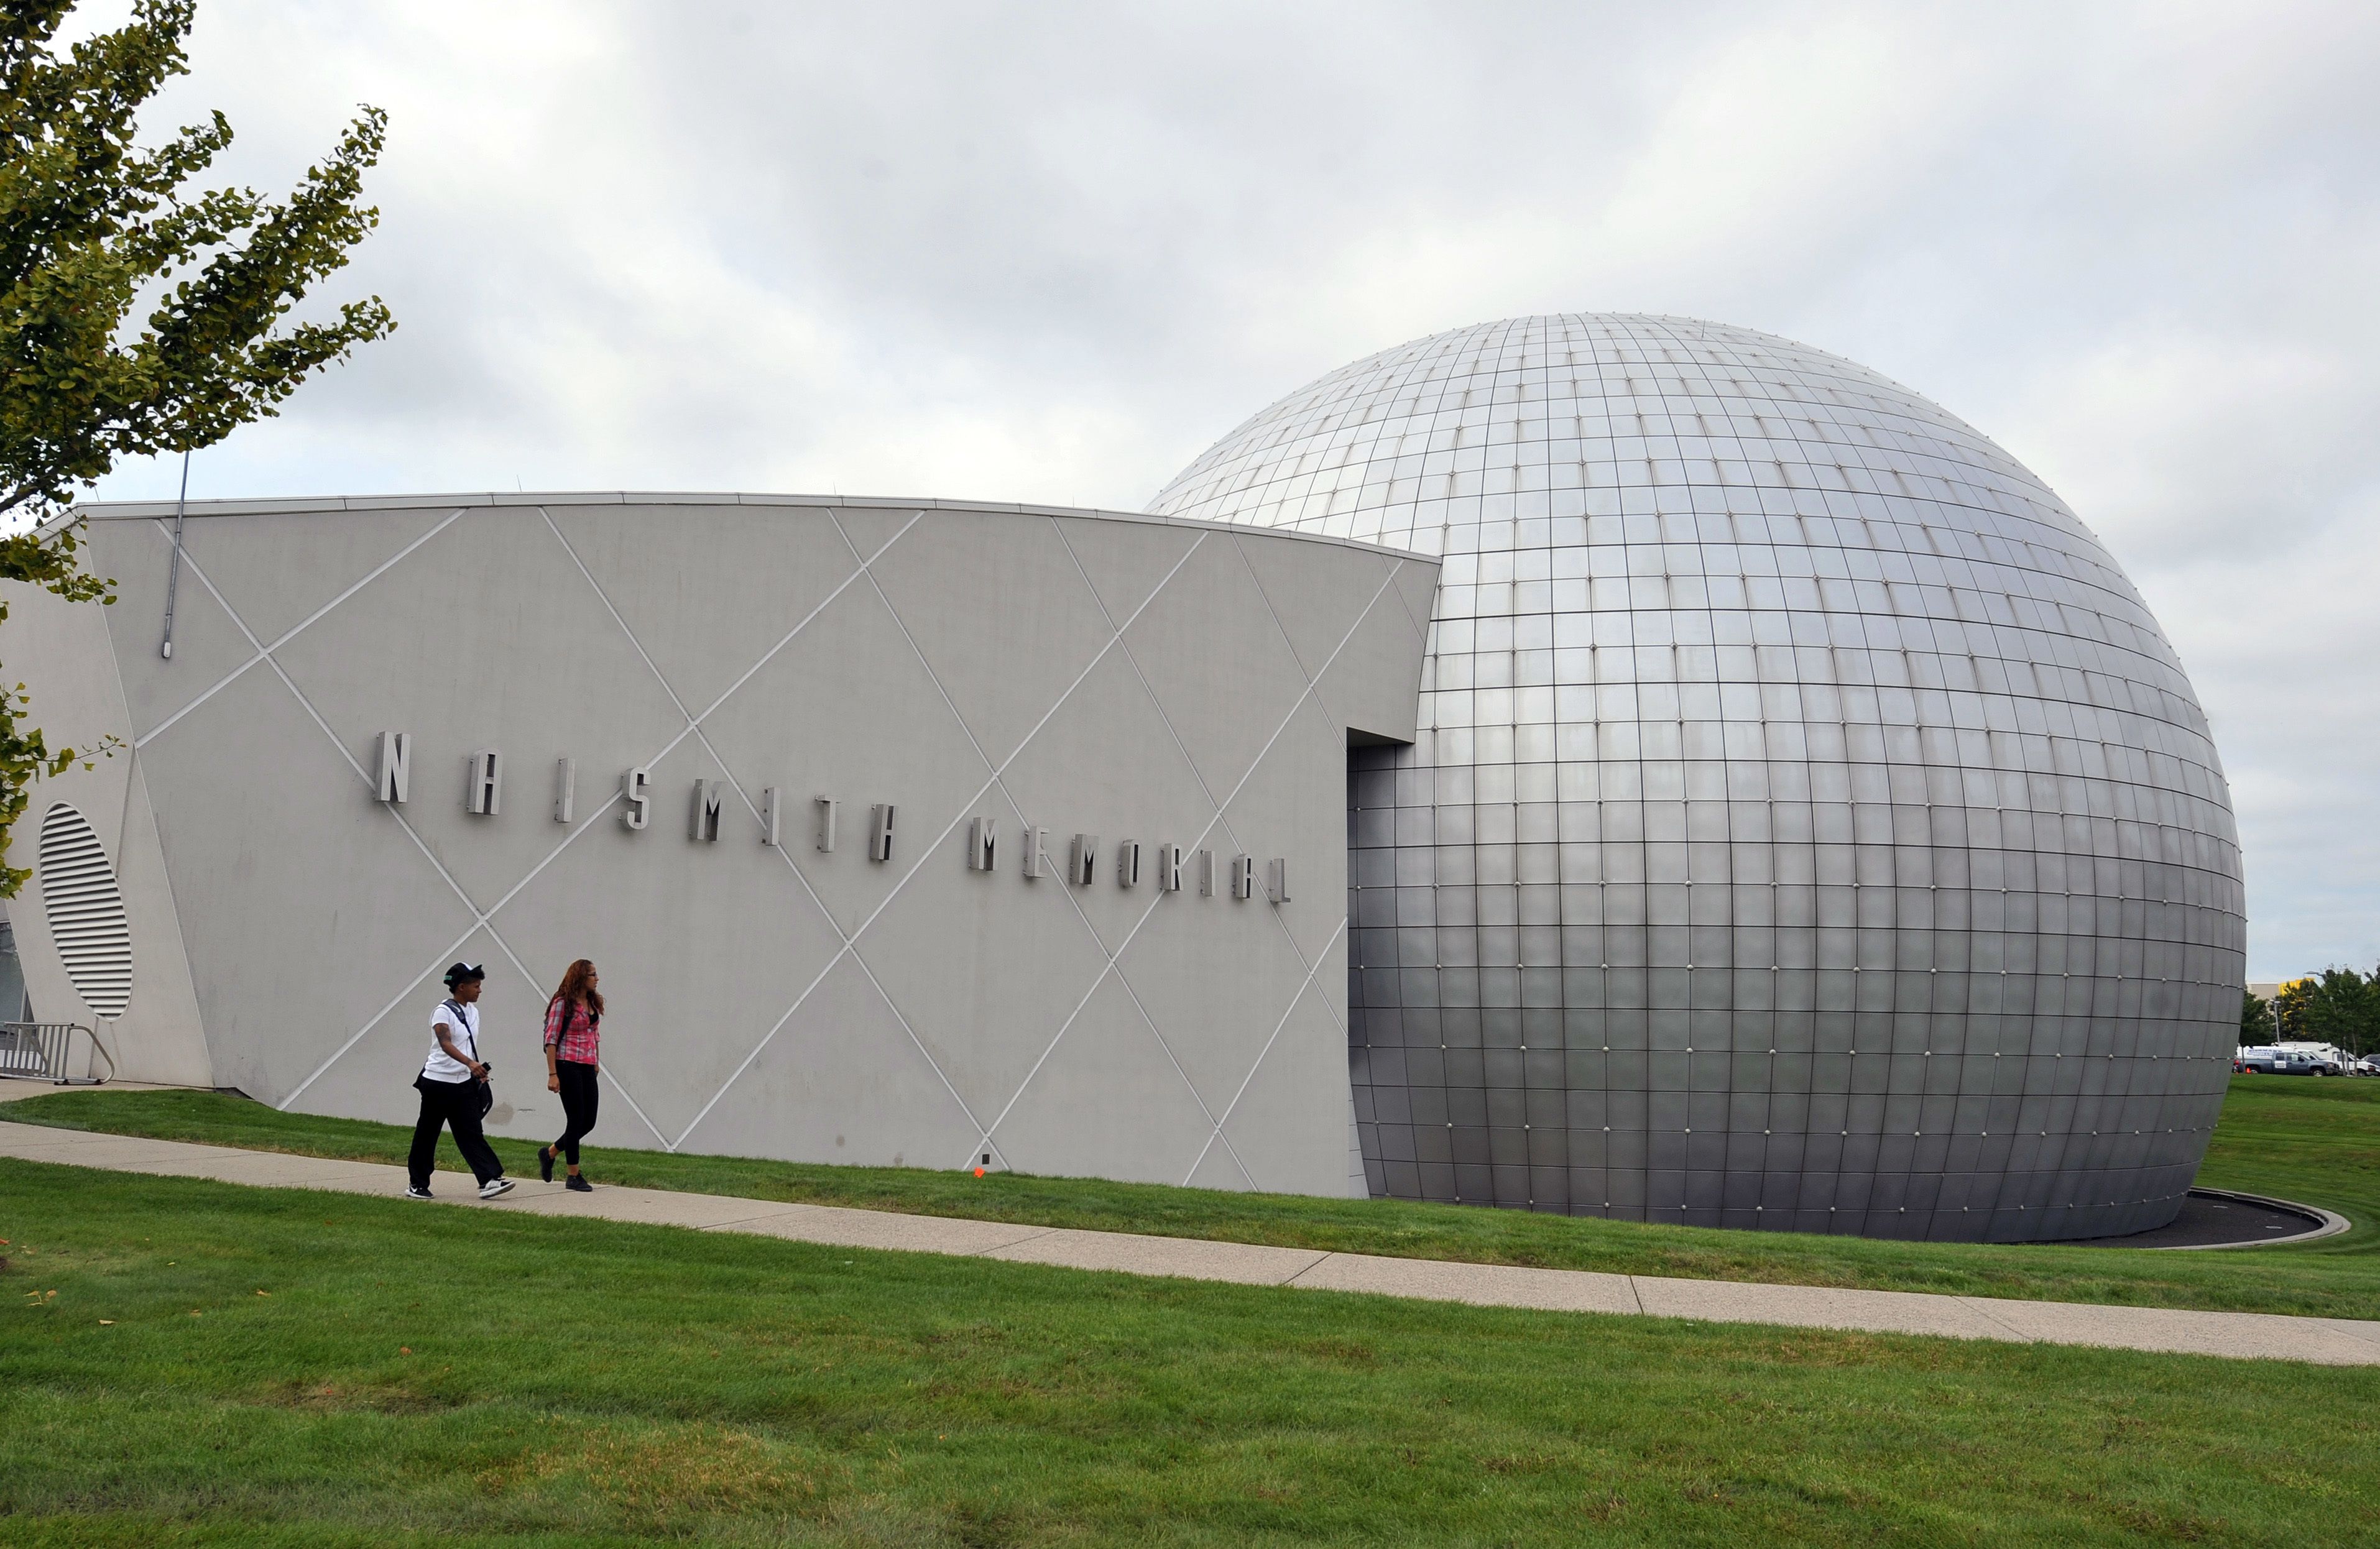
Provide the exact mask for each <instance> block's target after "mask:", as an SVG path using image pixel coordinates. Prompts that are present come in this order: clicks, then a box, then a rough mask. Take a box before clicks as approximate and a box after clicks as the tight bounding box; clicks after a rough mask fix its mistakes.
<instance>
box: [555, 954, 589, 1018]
mask: <svg viewBox="0 0 2380 1549" xmlns="http://www.w3.org/2000/svg"><path fill="white" fill-rule="evenodd" d="M594 976H595V965H594V964H593V963H591V962H588V961H587V960H586V959H585V958H580V959H579V960H578V961H577V962H574V963H572V964H571V965H570V966H569V967H567V968H565V969H564V970H563V971H562V987H561V988H560V989H557V990H555V991H554V992H553V999H554V1000H576V1001H578V1002H580V1003H581V1004H583V1005H584V1006H585V1007H586V1008H587V1014H588V1015H589V1016H598V1017H600V1016H601V1015H602V1014H603V997H602V995H601V992H599V991H598V990H597V989H596V988H595V986H592V985H590V984H589V983H588V982H587V981H588V980H589V979H591V978H593V977H594ZM546 1004H547V1005H549V1006H551V1005H552V1004H553V1000H549V1001H547V1002H546Z"/></svg>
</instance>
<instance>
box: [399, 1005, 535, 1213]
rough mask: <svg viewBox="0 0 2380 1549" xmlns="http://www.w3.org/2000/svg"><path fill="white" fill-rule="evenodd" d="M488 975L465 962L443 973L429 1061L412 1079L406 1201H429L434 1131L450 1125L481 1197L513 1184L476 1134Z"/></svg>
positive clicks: (482, 1136) (484, 1139)
mask: <svg viewBox="0 0 2380 1549" xmlns="http://www.w3.org/2000/svg"><path fill="white" fill-rule="evenodd" d="M487 976H488V975H487V971H486V970H485V969H481V968H475V967H473V966H472V965H471V964H469V963H468V962H458V963H456V964H455V966H454V967H452V968H449V969H448V970H446V998H445V999H444V1000H443V1001H441V1002H440V1003H439V1006H438V1009H437V1010H434V1011H432V1012H431V1013H430V1058H429V1059H427V1060H425V1061H424V1062H423V1063H422V1067H421V1073H420V1074H419V1075H418V1076H416V1077H414V1078H413V1084H414V1087H415V1088H416V1089H417V1090H418V1091H419V1092H420V1094H421V1117H420V1119H419V1120H417V1121H416V1122H415V1124H414V1126H413V1154H412V1155H411V1156H409V1157H407V1168H406V1170H407V1172H408V1173H409V1174H410V1175H411V1181H412V1187H411V1188H408V1189H407V1190H406V1191H405V1192H406V1197H407V1198H408V1199H417V1200H426V1199H428V1198H430V1169H431V1166H432V1165H433V1164H434V1163H435V1162H436V1161H437V1160H438V1131H441V1130H443V1129H447V1128H449V1127H451V1128H452V1129H453V1130H454V1131H455V1149H456V1150H458V1151H460V1152H462V1154H463V1161H464V1163H465V1164H466V1165H467V1166H468V1167H469V1168H470V1169H471V1175H472V1176H473V1177H475V1178H477V1179H478V1180H480V1198H481V1199H483V1200H492V1199H493V1198H495V1197H496V1196H497V1195H498V1194H501V1193H503V1192H504V1191H505V1190H507V1189H509V1188H511V1187H512V1186H513V1180H511V1179H509V1178H506V1177H505V1176H504V1163H502V1162H500V1161H498V1160H497V1159H496V1152H495V1147H493V1146H492V1145H490V1144H488V1137H487V1136H486V1135H485V1134H483V1133H482V1132H481V1131H480V1117H481V1116H482V1115H483V1114H484V1113H485V1112H486V1107H485V1106H484V1104H483V1102H482V1099H483V1098H484V1097H485V1095H486V1093H487V1088H486V1087H484V1086H482V1085H481V1084H480V1083H482V1082H484V1081H486V1080H487V1079H488V1062H487V1061H486V1060H484V1059H480V1006H479V1000H480V982H481V981H482V980H484V979H485V978H487Z"/></svg>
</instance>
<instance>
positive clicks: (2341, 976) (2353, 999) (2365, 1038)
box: [2273, 968, 2380, 1055]
mask: <svg viewBox="0 0 2380 1549" xmlns="http://www.w3.org/2000/svg"><path fill="white" fill-rule="evenodd" d="M2273 1016H2274V1021H2275V1022H2276V1023H2277V1031H2276V1034H2275V1038H2274V1041H2275V1042H2283V1041H2287V1042H2290V1043H2308V1044H2336V1045H2338V1047H2340V1048H2343V1049H2345V1050H2346V1051H2347V1052H2348V1053H2350V1054H2353V1055H2365V1054H2370V1053H2372V1052H2373V1051H2374V1049H2380V968H2374V970H2373V971H2372V972H2371V973H2370V974H2359V973H2357V972H2356V971H2355V970H2354V969H2352V968H2325V969H2324V970H2323V971H2322V972H2321V973H2320V974H2313V975H2312V976H2310V977H2307V978H2303V979H2298V980H2295V981H2293V982H2291V983H2289V984H2286V985H2283V986H2281V991H2280V993H2279V994H2278V995H2277V996H2276V997H2275V998H2274V999H2273Z"/></svg>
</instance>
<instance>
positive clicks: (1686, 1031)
mask: <svg viewBox="0 0 2380 1549" xmlns="http://www.w3.org/2000/svg"><path fill="white" fill-rule="evenodd" d="M1150 509H1151V510H1152V511H1153V512H1156V513H1159V514H1166V515H1170V516H1178V517H1190V518H1196V519H1200V520H1213V521H1226V522H1233V523H1239V524H1245V525H1247V526H1253V527H1262V528H1275V529H1281V530H1291V531H1297V532H1303V533H1309V534H1316V535H1322V536H1329V537H1336V538H1342V539H1356V540H1361V541H1367V542H1380V543H1387V544H1391V545H1394V546H1397V547H1400V548H1406V549H1412V550H1416V551H1423V552H1428V553H1437V554H1439V555H1441V556H1442V559H1443V564H1442V568H1441V572H1440V575H1439V587H1437V590H1436V595H1435V599H1434V602H1433V601H1432V599H1430V598H1429V596H1428V594H1427V593H1426V592H1416V591H1407V590H1403V589H1402V587H1400V590H1399V596H1400V597H1401V598H1403V599H1404V601H1405V603H1406V606H1407V609H1408V611H1409V613H1410V615H1411V616H1413V617H1415V619H1417V620H1419V621H1421V622H1425V623H1427V627H1428V631H1429V636H1428V650H1427V658H1426V660H1425V662H1424V666H1423V670H1422V678H1421V687H1422V694H1421V696H1420V707H1419V724H1418V735H1417V740H1416V742H1415V744H1414V745H1413V746H1411V747H1408V748H1397V747H1386V746H1363V745H1357V746H1355V747H1354V748H1353V749H1352V750H1351V755H1350V761H1351V767H1352V772H1351V777H1350V778H1351V787H1350V800H1349V809H1350V810H1349V813H1348V827H1349V832H1350V834H1351V836H1352V837H1351V844H1352V846H1353V848H1352V849H1351V851H1350V854H1349V865H1350V878H1351V887H1350V890H1349V893H1348V926H1349V931H1350V937H1351V941H1350V946H1351V962H1350V967H1349V971H1348V972H1349V998H1350V1002H1351V1007H1352V1010H1351V1018H1352V1026H1351V1047H1350V1060H1351V1069H1352V1071H1353V1079H1354V1084H1355V1096H1356V1107H1357V1115H1358V1125H1357V1127H1358V1131H1359V1135H1360V1139H1361V1143H1362V1150H1363V1156H1364V1165H1365V1168H1366V1176H1367V1179H1368V1180H1369V1182H1370V1186H1371V1187H1372V1189H1373V1190H1374V1192H1378V1193H1383V1194H1392V1195H1397V1196H1401V1197H1407V1198H1425V1199H1437V1200H1462V1201H1465V1202H1478V1203H1488V1204H1508V1205H1512V1206H1517V1207H1523V1208H1534V1209H1541V1210H1566V1211H1573V1212H1578V1213H1583V1214H1593V1215H1609V1216H1621V1217H1626V1218H1631V1219H1650V1220H1664V1221H1682V1222H1688V1223H1695V1224H1704V1225H1723V1226H1743V1227H1755V1226H1756V1227H1760V1228H1770V1229H1780V1228H1790V1229H1797V1230H1816V1231H1842V1232H1864V1233H1870V1234H1875V1235H1885V1236H1909V1237H1935V1238H1945V1239H1977V1238H1992V1239H2001V1240H2035V1239H2054V1238H2060V1237H2076V1236H2095V1235H2103V1234H2110V1233H2119V1232H2127V1231H2132V1230H2138V1229H2143V1228H2148V1227H2153V1226H2155V1225H2158V1224H2160V1223H2162V1222H2163V1221H2165V1220H2168V1219H2169V1218H2170V1217H2171V1216H2172V1215H2173V1213H2174V1211H2175V1210H2176V1209H2177V1208H2178V1207H2179V1204H2180V1199H2181V1196H2182V1194H2183V1192H2185V1191H2186V1190H2187V1189H2188V1187H2189V1185H2190V1182H2191V1180H2192V1177H2193V1176H2194V1175H2195V1172H2196V1169H2197V1166H2198V1163H2199V1160H2200V1158H2201V1157H2202V1156H2203V1155H2204V1150H2205V1146H2206V1143H2207V1139H2208V1135H2209V1133H2210V1131H2211V1130H2212V1127H2213V1124H2214V1122H2215V1118H2216V1110H2217V1108H2218V1107H2219V1106H2220V1103H2221V1097H2222V1092H2223V1089H2224V1085H2225V1082H2226V1078H2227V1076H2228V1056H2229V1054H2230V1051H2231V1048H2232V1046H2233V1044H2234V1042H2235V1041H2236V1034H2235V1032H2234V1028H2235V1027H2236V1017H2237V1012H2238V997H2239V985H2240V977H2241V970H2242V966H2243V947H2244V919H2243V908H2244V905H2243V897H2242V892H2241V889H2240V857H2239V849H2238V839H2237V833H2236V830H2235V829H2234V826H2233V823H2232V818H2231V812H2230V797H2229V793H2228V787H2227V786H2226V784H2225V781H2224V779H2223V774H2222V768H2221V764H2220V761H2219V760H2218V759H2217V757H2216V752H2215V748H2214V746H2213V744H2212V742H2211V740H2210V738H2209V734H2208V730H2207V726H2206V721H2205V718H2204V715H2203V714H2202V713H2201V711H2200V709H2199V708H2198V705H2197V702H2196V699H2195V697H2194V696H2192V692H2191V687H2190V684H2189V681H2188V679H2187V678H2186V677H2185V675H2184V674H2183V672H2182V670H2181V665H2180V662H2179V660H2176V658H2175V655H2174V652H2173V650H2172V647H2170V646H2169V645H2168V643H2167V641H2166V639H2165V637H2164V635H2162V633H2161V632H2160V631H2159V630H2158V628H2157V625H2156V622H2155V619H2154V618H2153V617H2151V616H2150V614H2149V611H2148V610H2147V608H2146V607H2145V606H2144V605H2143V602H2142V601H2141V599H2140V597H2139V595H2138V593H2137V592H2136V591H2135V590H2134V589H2133V588H2132V587H2131V583H2130V582H2128V581H2127V580H2126V579H2125V577H2124V575H2123V573H2122V571H2121V570H2120V569H2119V567H2118V565H2117V564H2116V562H2115V560H2114V559H2113V558H2112V557H2111V556H2110V555H2109V554H2108V553H2107V551H2106V550H2105V549H2104V548H2103V547H2102V546H2101V545H2100V544H2099V543H2098V541H2097V540H2096V539H2095V538H2094V537H2093V536H2092V535H2091V533H2090V532H2089V531H2088V529H2086V528H2085V527H2084V526H2083V524H2082V523H2081V522H2080V521H2079V520H2078V519H2077V518H2076V517H2075V516H2074V514H2073V513H2072V512H2070V510H2068V509H2067V507H2066V506H2065V505H2064V503H2063V502H2060V501H2059V500H2058V497H2057V496H2056V495H2055V494H2054V493H2053V492H2051V491H2050V490H2048V489H2047V488H2046V487H2045V486H2044V485H2043V484H2042V483H2041V481H2040V480H2039V479H2038V478H2034V476H2033V475H2032V474H2031V473H2029V472H2028V471H2027V470H2025V469H2024V468H2023V467H2022V466H2020V465H2019V464H2017V463H2016V462H2015V460H2014V459H2012V458H2010V456H2009V455H2008V454H2006V453H2004V452H2002V451H2001V450H2000V449H1999V448H1998V447H1997V446H1994V445H1993V444H1992V443H1991V442H1989V441H1988V440H1986V439H1985V438H1984V437H1983V436H1982V435H1980V434H1978V433H1977V432H1976V431H1975V430H1973V429H1972V428H1971V427H1968V426H1966V425H1964V424H1962V423H1961V422H1960V421H1958V420H1956V419H1954V418H1951V417H1950V416H1949V415H1948V414H1946V413H1944V412H1943V411H1942V410H1941V409H1939V408H1938V407H1937V406H1935V405H1932V404H1930V403H1927V402H1926V401H1925V400H1924V399H1923V398H1920V397H1918V396H1917V395H1915V394H1913V393H1910V392H1908V391H1907V390H1906V389H1904V388H1901V387H1900V386H1898V385H1897V384H1895V383H1893V382H1890V381H1886V380H1884V379H1883V378H1880V377H1878V376H1876V374H1875V373H1874V372H1872V371H1868V370H1866V369H1864V368H1861V367H1858V366H1855V365H1853V364H1852V363H1850V362H1848V361H1844V360H1841V359H1839V358H1836V357H1831V356H1828V355H1824V354H1822V353H1820V352H1818V351H1815V350H1812V349H1809V348H1807V347H1806V346H1803V345H1797V344H1794V343H1791V341H1787V340H1783V339H1779V338H1775V337H1772V336H1769V335H1766V334H1761V333H1753V332H1750V331H1748V330H1743V329H1735V328H1728V327H1722V326H1718V325H1715V324H1710V323H1705V322H1698V321H1692V320H1687V319H1675V318H1650V317H1620V316H1599V315H1572V316H1559V317H1536V318H1522V319H1515V320H1512V321H1502V322H1495V323H1489V324H1485V325H1482V326H1479V327H1475V328H1466V329H1461V330H1457V331H1455V332H1452V333H1443V334H1439V335H1435V336H1433V337H1430V338H1427V339H1421V340H1417V341H1415V342H1414V343H1412V344H1409V345H1401V346H1399V347H1398V348H1396V349H1392V350H1389V351H1385V352H1383V353H1382V354H1380V355H1378V356H1374V357H1370V358H1369V359H1366V360H1363V361H1359V362H1357V363H1355V364H1354V365H1352V366H1350V367H1348V368H1346V369H1343V370H1341V371H1336V372H1333V373H1331V374H1330V375H1329V376H1327V377H1324V378H1322V379H1320V380H1319V381H1316V382H1314V383H1312V384H1311V385H1309V386H1307V387H1305V388H1302V389H1300V390H1299V391H1297V392H1296V393H1292V394H1290V395H1289V396H1288V397H1286V398H1283V399H1282V400H1281V401H1280V402H1279V403H1277V404H1275V405H1272V406H1271V407H1269V408H1268V409H1266V410H1264V411H1263V412H1262V413H1260V414H1258V415H1257V416H1256V417H1254V418H1251V419H1250V420H1249V421H1248V422H1247V423H1246V424H1245V425H1243V426H1241V427H1240V428H1239V429H1238V430H1234V431H1233V433H1232V434H1231V435H1229V436H1227V437H1226V438H1224V440H1223V441H1221V442H1219V443H1218V444H1217V445H1216V446H1215V447H1214V448H1212V449H1211V450H1210V451H1208V453H1207V454H1205V455H1203V456H1201V457H1200V458H1199V459H1198V460H1197V461H1196V462H1195V463H1194V464H1192V465H1191V466H1190V467H1189V468H1188V469H1186V470H1185V471H1184V473H1183V474H1182V475H1181V477H1180V478H1176V479H1175V480H1174V481H1173V482H1172V484H1171V485H1169V486H1168V487H1167V488H1166V489H1165V490H1163V491H1162V492H1160V494H1159V495H1158V497H1157V498H1156V500H1155V501H1154V502H1152V503H1151V507H1150ZM1266 568H1267V574H1275V573H1277V574H1278V575H1281V577H1282V579H1281V580H1280V581H1277V582H1272V583H1269V584H1270V585H1272V587H1273V588H1274V589H1276V590H1281V591H1283V592H1288V591H1293V590H1297V589H1299V587H1298V583H1297V582H1296V579H1295V568H1296V567H1295V564H1294V563H1286V564H1282V563H1276V564H1273V565H1270V566H1269V567H1266ZM1319 606H1322V607H1328V606H1330V604H1329V602H1328V600H1327V599H1325V601H1324V602H1323V603H1322V604H1320V605H1319ZM1374 623H1376V624H1377V623H1378V619H1377V616H1375V620H1374ZM1299 648H1300V649H1301V650H1304V649H1306V647H1299ZM1318 692H1319V693H1320V694H1321V695H1322V696H1323V697H1324V698H1325V700H1326V701H1333V702H1334V703H1336V704H1344V705H1347V706H1354V705H1357V704H1359V703H1360V702H1361V701H1360V696H1358V695H1357V694H1355V693H1354V692H1352V691H1350V692H1345V693H1341V694H1339V695H1337V696H1336V698H1335V701H1334V700H1333V694H1332V691H1331V688H1330V684H1329V682H1328V679H1327V676H1326V679H1325V681H1324V683H1323V684H1322V685H1321V686H1320V688H1319V689H1318ZM1341 713H1342V714H1345V715H1347V716H1348V718H1349V720H1351V721H1354V714H1355V712H1354V710H1352V709H1349V710H1344V711H1342V712H1341ZM1354 723H1355V724H1359V725H1360V724H1361V722H1360V721H1354Z"/></svg>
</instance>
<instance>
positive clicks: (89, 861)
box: [41, 802, 132, 1017]
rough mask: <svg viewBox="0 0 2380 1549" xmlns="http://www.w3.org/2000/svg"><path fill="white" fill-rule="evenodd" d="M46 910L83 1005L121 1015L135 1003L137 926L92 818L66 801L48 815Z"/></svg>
mask: <svg viewBox="0 0 2380 1549" xmlns="http://www.w3.org/2000/svg"><path fill="white" fill-rule="evenodd" d="M41 865H42V913H43V914H45V915H47V917H48V919H49V922H50V939H51V940H52V941H53V942H55V943H56V945H57V949H58V957H59V959H60V960H61V961H62V962H65V963H66V965H67V978H68V979H70V980H72V981H73V982H74V987H75V993H76V994H78V995H79V996H81V997H82V999H83V1004H84V1005H86V1006H89V1007H90V1008H91V1010H92V1011H93V1012H94V1013H96V1014H98V1015H100V1016H103V1017H120V1016H122V1015H123V1014H124V1008H125V1007H127V1006H128V1005H130V1004H131V1003H132V925H131V922H130V921H128V920H127V919H126V918H125V917H124V895H123V894H122V893H120V892H118V891H117V890H116V888H115V868H114V867H112V866H110V865H108V864H107V852H106V850H105V849H103V847H102V846H101V844H100V842H99V835H97V834H95V833H93V832H91V822H90V820H89V819H88V818H86V817H83V815H82V814H81V813H79V812H77V811H76V810H75V809H74V808H72V807H70V806H68V805H66V804H65V803H64V802H60V803H59V804H58V805H55V806H54V807H52V808H50V810H49V811H48V812H47V813H45V814H44V815H43V816H42V862H41Z"/></svg>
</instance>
